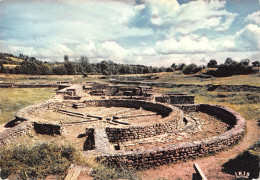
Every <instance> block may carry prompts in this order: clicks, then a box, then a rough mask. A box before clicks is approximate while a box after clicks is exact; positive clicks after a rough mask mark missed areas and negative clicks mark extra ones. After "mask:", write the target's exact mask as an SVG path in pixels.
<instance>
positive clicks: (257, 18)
mask: <svg viewBox="0 0 260 180" xmlns="http://www.w3.org/2000/svg"><path fill="white" fill-rule="evenodd" d="M259 2H260V1H259ZM245 21H250V22H254V23H256V24H260V11H256V12H254V13H252V14H249V15H247V17H246V18H245Z"/></svg>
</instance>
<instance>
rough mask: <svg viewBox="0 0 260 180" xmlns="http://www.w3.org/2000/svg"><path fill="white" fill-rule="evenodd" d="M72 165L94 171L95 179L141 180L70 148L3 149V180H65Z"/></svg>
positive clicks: (52, 145) (0, 154)
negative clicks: (52, 178) (50, 179)
mask: <svg viewBox="0 0 260 180" xmlns="http://www.w3.org/2000/svg"><path fill="white" fill-rule="evenodd" d="M70 164H77V165H82V166H87V167H91V168H93V170H94V173H93V174H92V175H93V176H94V178H95V179H102V180H103V179H119V178H125V179H140V178H139V177H138V176H137V174H136V173H135V171H133V170H129V169H124V168H119V169H115V168H112V167H107V166H105V165H103V164H101V163H99V162H96V161H95V158H94V157H85V156H82V154H81V153H80V152H79V151H78V150H76V149H75V148H74V147H72V146H71V145H58V144H55V143H42V144H37V145H28V144H22V145H17V146H11V145H10V146H7V147H5V148H2V149H0V167H1V175H0V177H1V178H7V177H8V176H9V175H10V174H18V175H19V179H44V178H45V177H46V176H48V175H50V174H51V175H57V177H58V179H64V178H65V176H66V174H67V171H68V168H69V166H70Z"/></svg>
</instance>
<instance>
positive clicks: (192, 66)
mask: <svg viewBox="0 0 260 180" xmlns="http://www.w3.org/2000/svg"><path fill="white" fill-rule="evenodd" d="M201 69H202V68H201V67H198V66H197V65H196V64H190V65H188V66H187V67H185V68H184V69H183V70H182V72H183V73H184V74H195V73H197V72H200V70H201Z"/></svg>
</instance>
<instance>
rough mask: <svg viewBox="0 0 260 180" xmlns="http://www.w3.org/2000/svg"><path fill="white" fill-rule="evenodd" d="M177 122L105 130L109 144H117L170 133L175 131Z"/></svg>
mask: <svg viewBox="0 0 260 180" xmlns="http://www.w3.org/2000/svg"><path fill="white" fill-rule="evenodd" d="M176 124H177V122H176V121H175V120H172V121H170V122H168V123H161V124H155V125H152V126H145V127H131V128H109V127H107V128H106V133H107V135H108V139H109V142H111V143H117V142H124V141H132V140H135V139H142V138H149V137H153V136H157V135H161V134H166V133H172V132H174V130H176V129H177V127H176Z"/></svg>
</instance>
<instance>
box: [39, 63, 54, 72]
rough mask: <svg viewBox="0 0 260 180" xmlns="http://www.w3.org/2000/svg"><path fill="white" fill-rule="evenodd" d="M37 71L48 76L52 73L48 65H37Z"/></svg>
mask: <svg viewBox="0 0 260 180" xmlns="http://www.w3.org/2000/svg"><path fill="white" fill-rule="evenodd" d="M39 70H40V74H41V75H49V74H51V73H52V69H51V67H50V66H49V65H48V64H45V63H42V64H41V65H39Z"/></svg>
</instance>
